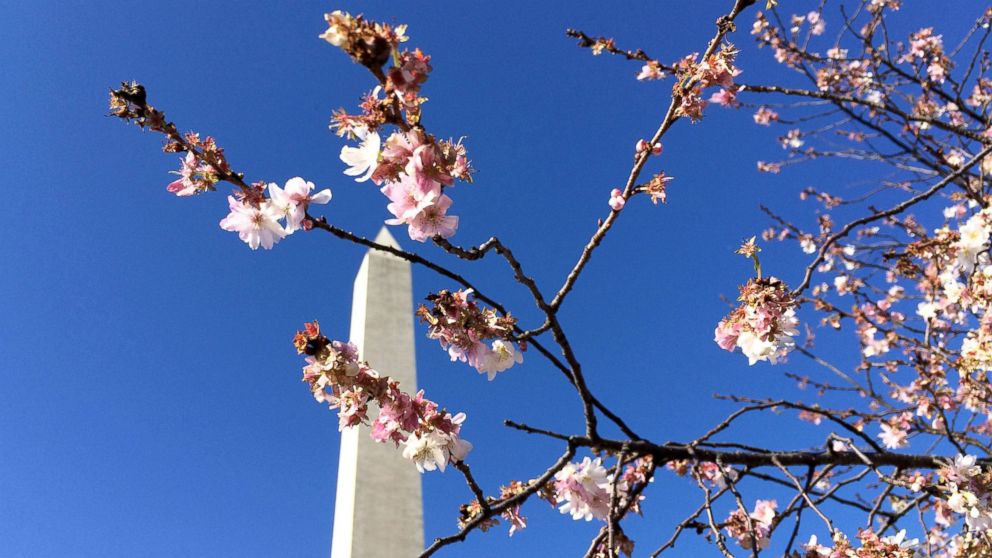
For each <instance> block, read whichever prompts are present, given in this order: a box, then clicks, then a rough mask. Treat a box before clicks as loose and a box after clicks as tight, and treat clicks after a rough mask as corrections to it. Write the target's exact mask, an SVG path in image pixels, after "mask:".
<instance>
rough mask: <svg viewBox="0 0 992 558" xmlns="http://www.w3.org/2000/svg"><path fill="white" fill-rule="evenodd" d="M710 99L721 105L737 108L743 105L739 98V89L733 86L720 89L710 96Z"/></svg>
mask: <svg viewBox="0 0 992 558" xmlns="http://www.w3.org/2000/svg"><path fill="white" fill-rule="evenodd" d="M709 101H710V102H711V103H716V104H718V105H720V106H721V107H729V108H737V107H739V106H741V103H740V101H738V100H737V89H735V88H733V87H730V88H723V89H720V90H719V91H717V92H716V93H714V94H713V95H711V96H710V99H709Z"/></svg>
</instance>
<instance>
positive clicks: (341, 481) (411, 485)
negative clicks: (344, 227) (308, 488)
mask: <svg viewBox="0 0 992 558" xmlns="http://www.w3.org/2000/svg"><path fill="white" fill-rule="evenodd" d="M375 241H376V242H377V243H379V244H385V245H389V246H393V247H396V248H399V245H398V244H397V243H396V239H394V238H393V236H392V235H391V234H389V231H388V230H386V228H385V227H383V228H382V230H380V231H379V234H378V236H376V238H375ZM410 275H411V274H410V263H409V262H407V261H405V260H402V259H400V258H397V257H395V256H393V255H391V254H387V253H385V252H381V251H377V250H369V251H368V253H366V254H365V259H364V260H362V265H361V267H360V268H359V270H358V275H357V276H356V277H355V289H354V295H353V298H352V306H351V341H352V342H353V343H355V345H357V346H358V351H359V357H360V358H361V359H362V360H366V361H368V363H369V365H370V366H372V367H373V368H375V369H376V370H379V371H380V372H381V373H382V374H386V375H388V376H391V377H393V378H394V379H396V380H398V381H399V382H400V386H401V388H402V389H403V390H404V391H406V392H408V393H416V391H417V388H416V385H417V369H416V361H415V358H414V348H413V287H412V281H411V277H410ZM423 549H424V525H423V509H422V503H421V489H420V473H418V472H417V468H416V467H414V465H413V463H411V462H410V461H408V460H406V459H404V458H403V456H402V453H401V451H399V450H398V449H396V448H394V447H393V444H391V443H387V444H378V443H376V442H374V441H373V440H372V438H370V437H369V429H368V427H367V426H364V425H362V426H358V427H354V428H346V429H345V430H344V432H342V433H341V454H340V458H339V464H338V487H337V496H336V498H335V503H334V531H333V533H332V535H331V558H393V557H399V558H405V557H408V556H417V555H418V554H420V553H421V552H422V551H423Z"/></svg>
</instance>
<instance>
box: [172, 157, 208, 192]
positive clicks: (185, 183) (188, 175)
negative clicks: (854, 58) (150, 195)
mask: <svg viewBox="0 0 992 558" xmlns="http://www.w3.org/2000/svg"><path fill="white" fill-rule="evenodd" d="M208 171H209V167H207V166H206V165H201V164H200V161H199V160H198V159H197V158H196V155H195V154H193V152H192V151H187V152H186V158H185V159H183V160H182V166H181V167H180V168H179V170H178V171H172V172H173V174H178V175H179V179H178V180H176V181H175V182H172V183H170V184H169V185H168V186H166V187H165V189H166V190H167V191H169V192H171V193H173V194H175V195H177V196H192V195H193V194H199V193H200V192H202V191H203V189H204V187H205V186H204V180H203V175H204V174H205V173H206V172H208Z"/></svg>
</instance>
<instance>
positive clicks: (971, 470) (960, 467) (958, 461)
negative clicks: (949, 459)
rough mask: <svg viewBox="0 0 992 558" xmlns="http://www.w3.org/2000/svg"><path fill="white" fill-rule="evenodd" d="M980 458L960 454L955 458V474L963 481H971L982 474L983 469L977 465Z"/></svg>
mask: <svg viewBox="0 0 992 558" xmlns="http://www.w3.org/2000/svg"><path fill="white" fill-rule="evenodd" d="M977 462H978V458H977V457H975V456H974V455H961V454H958V456H957V457H955V458H954V466H953V468H954V473H955V474H956V475H957V476H958V477H960V478H962V479H970V478H972V477H976V476H978V475H980V474H981V473H982V468H981V467H979V466H978V465H976V463H977Z"/></svg>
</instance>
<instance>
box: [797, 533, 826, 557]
mask: <svg viewBox="0 0 992 558" xmlns="http://www.w3.org/2000/svg"><path fill="white" fill-rule="evenodd" d="M802 546H803V549H804V550H805V551H806V555H807V556H823V557H824V558H826V557H828V556H830V552H831V551H830V549H829V548H827V547H825V546H823V545H821V544H819V541H817V539H816V535H810V536H809V542H808V543H806V544H804V545H802ZM814 553H815V554H814Z"/></svg>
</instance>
